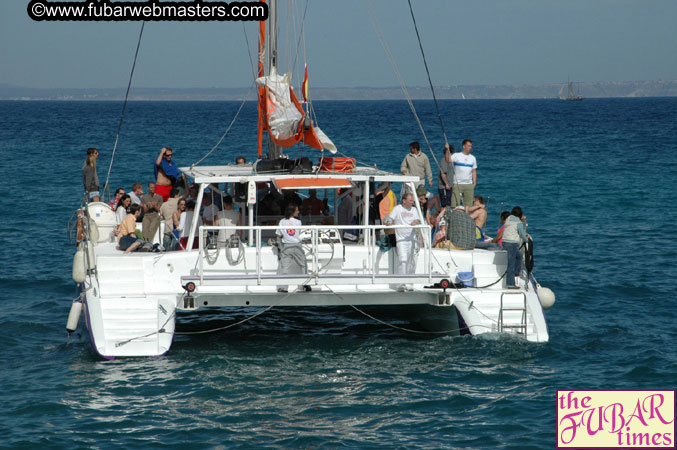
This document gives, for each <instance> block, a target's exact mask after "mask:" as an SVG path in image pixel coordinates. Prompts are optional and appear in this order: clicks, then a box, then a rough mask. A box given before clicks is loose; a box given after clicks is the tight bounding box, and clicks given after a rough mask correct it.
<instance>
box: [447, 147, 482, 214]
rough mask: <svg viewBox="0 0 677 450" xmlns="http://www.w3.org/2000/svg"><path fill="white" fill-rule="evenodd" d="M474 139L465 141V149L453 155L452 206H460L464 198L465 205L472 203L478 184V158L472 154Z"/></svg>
mask: <svg viewBox="0 0 677 450" xmlns="http://www.w3.org/2000/svg"><path fill="white" fill-rule="evenodd" d="M471 150H472V141H471V140H470V139H465V140H464V141H463V151H462V152H460V153H454V154H453V155H452V156H451V161H452V164H453V165H454V185H453V188H452V193H451V206H458V205H459V204H460V203H461V197H462V198H463V205H464V206H470V205H472V201H473V196H474V195H475V186H477V159H476V158H475V157H474V156H473V155H471V154H470V151H471Z"/></svg>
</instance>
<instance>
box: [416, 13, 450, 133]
mask: <svg viewBox="0 0 677 450" xmlns="http://www.w3.org/2000/svg"><path fill="white" fill-rule="evenodd" d="M407 1H408V2H409V11H410V12H411V19H412V20H413V21H414V29H415V30H416V37H417V38H418V46H419V47H420V48H421V56H422V57H423V65H424V66H425V72H426V74H428V84H430V90H431V91H432V94H433V100H434V101H435V109H436V110H437V118H438V119H440V126H441V127H442V134H443V135H444V143H445V144H448V143H449V141H448V139H447V132H446V130H445V129H444V122H443V121H442V114H440V106H439V105H438V103H437V96H436V95H435V88H434V87H433V82H432V80H431V79H430V70H428V61H427V60H426V57H425V53H424V52H423V44H422V43H421V35H420V34H419V33H418V25H416V17H414V9H413V8H412V6H411V0H407Z"/></svg>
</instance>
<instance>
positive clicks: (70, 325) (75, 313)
mask: <svg viewBox="0 0 677 450" xmlns="http://www.w3.org/2000/svg"><path fill="white" fill-rule="evenodd" d="M81 312H82V302H80V301H75V302H73V304H72V305H71V311H70V312H69V313H68V320H67V321H66V329H67V330H68V332H69V333H72V332H73V331H75V330H77V329H78V322H80V313H81Z"/></svg>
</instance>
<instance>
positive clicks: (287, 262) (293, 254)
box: [275, 203, 311, 292]
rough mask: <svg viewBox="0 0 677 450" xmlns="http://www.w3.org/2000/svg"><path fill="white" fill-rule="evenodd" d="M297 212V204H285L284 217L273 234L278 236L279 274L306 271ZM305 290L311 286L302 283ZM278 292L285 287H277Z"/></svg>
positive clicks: (285, 289) (284, 289)
mask: <svg viewBox="0 0 677 450" xmlns="http://www.w3.org/2000/svg"><path fill="white" fill-rule="evenodd" d="M298 214H299V208H298V206H296V205H294V204H293V203H291V204H289V205H287V209H286V210H285V215H284V219H282V220H280V223H279V225H280V227H281V228H280V229H278V230H277V231H276V232H275V234H277V236H278V251H279V252H280V253H279V255H280V270H279V272H280V274H282V275H286V274H304V273H308V265H307V263H306V254H305V253H304V252H303V247H302V246H301V236H300V234H301V230H300V229H299V228H296V227H300V226H301V225H302V223H301V221H300V220H299V219H297V218H296V216H298ZM303 288H304V289H305V291H306V292H308V291H310V290H311V288H310V286H308V285H304V286H303ZM277 291H278V292H287V288H286V287H282V286H280V287H278V288H277Z"/></svg>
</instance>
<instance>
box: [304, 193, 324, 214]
mask: <svg viewBox="0 0 677 450" xmlns="http://www.w3.org/2000/svg"><path fill="white" fill-rule="evenodd" d="M309 195H310V197H308V198H307V199H305V200H303V202H302V203H301V214H302V215H304V216H307V215H308V214H310V215H312V216H319V215H321V214H322V208H323V206H324V204H323V203H322V200H320V199H319V198H317V190H316V189H311V190H310V192H309Z"/></svg>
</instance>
